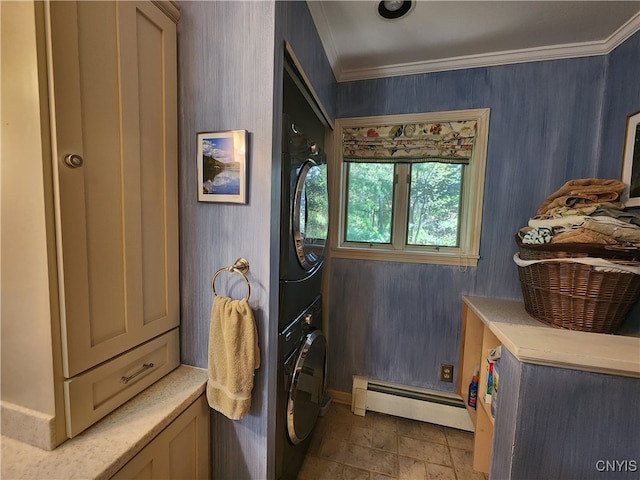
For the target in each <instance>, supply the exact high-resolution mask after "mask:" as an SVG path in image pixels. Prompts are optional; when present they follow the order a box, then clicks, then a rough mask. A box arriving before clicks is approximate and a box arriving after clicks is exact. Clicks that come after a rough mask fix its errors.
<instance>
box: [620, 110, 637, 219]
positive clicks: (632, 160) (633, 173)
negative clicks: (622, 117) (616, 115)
mask: <svg viewBox="0 0 640 480" xmlns="http://www.w3.org/2000/svg"><path fill="white" fill-rule="evenodd" d="M622 181H623V182H624V183H626V184H627V186H628V190H625V198H624V205H625V207H640V112H636V113H633V114H631V115H629V116H628V117H627V130H626V135H625V140H624V154H623V160H622Z"/></svg>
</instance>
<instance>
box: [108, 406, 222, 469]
mask: <svg viewBox="0 0 640 480" xmlns="http://www.w3.org/2000/svg"><path fill="white" fill-rule="evenodd" d="M160 478H162V479H178V478H181V479H190V480H206V479H208V478H209V405H208V404H207V400H206V398H205V396H204V395H202V396H200V398H199V399H198V400H196V401H195V402H194V403H193V404H192V405H191V406H190V407H189V408H188V409H187V410H185V411H184V413H182V414H181V415H180V416H179V417H178V418H176V419H175V420H174V421H173V422H172V423H170V424H169V426H168V427H167V428H166V429H164V430H163V431H162V432H161V433H160V434H159V435H158V436H157V437H156V438H154V439H153V440H152V441H151V442H150V443H149V444H148V445H147V446H146V447H145V448H144V449H143V450H142V451H141V452H140V453H138V454H137V455H136V456H135V457H133V458H132V459H131V460H130V461H129V463H127V464H126V465H125V466H124V467H122V468H121V469H120V470H119V471H118V473H116V474H115V475H114V476H113V477H112V479H113V480H116V479H160Z"/></svg>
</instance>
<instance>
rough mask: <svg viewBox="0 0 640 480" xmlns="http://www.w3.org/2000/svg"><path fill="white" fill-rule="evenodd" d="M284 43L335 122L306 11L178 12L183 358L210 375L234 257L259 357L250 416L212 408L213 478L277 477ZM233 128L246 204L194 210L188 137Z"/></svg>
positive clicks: (294, 7)
mask: <svg viewBox="0 0 640 480" xmlns="http://www.w3.org/2000/svg"><path fill="white" fill-rule="evenodd" d="M285 40H287V41H288V42H289V43H290V44H291V45H292V47H293V49H294V51H295V52H296V55H297V57H298V59H299V60H300V62H301V64H302V65H303V67H304V68H305V71H306V73H307V76H308V77H309V78H310V80H311V81H312V83H313V85H314V89H315V90H316V93H317V94H318V96H319V97H320V98H321V100H322V101H323V102H326V105H325V107H326V109H327V111H328V112H329V113H330V114H331V115H333V114H334V109H335V95H336V83H335V79H334V77H333V73H332V72H331V69H330V66H329V63H328V61H327V59H326V55H325V54H324V51H323V50H322V45H321V43H320V40H319V37H318V35H317V32H316V31H315V27H314V25H313V22H312V20H311V15H310V13H309V11H308V8H307V6H306V3H305V2H275V1H273V0H271V1H261V2H237V1H215V2H210V1H202V2H197V1H190V2H182V3H181V19H180V22H179V24H178V58H179V73H178V75H179V77H178V81H179V108H180V110H179V115H180V118H179V159H180V167H179V174H180V184H179V186H180V288H181V329H180V330H181V331H180V335H181V361H182V363H185V364H188V365H194V366H197V367H202V368H206V367H207V365H208V358H207V351H208V338H209V323H210V312H211V305H212V301H213V299H212V291H211V278H212V276H213V274H214V273H215V272H216V270H218V269H219V268H221V267H225V266H228V265H231V264H232V263H233V262H234V261H235V260H236V258H238V257H245V258H247V259H248V260H249V263H250V270H249V273H248V278H249V281H250V282H251V298H250V301H249V303H250V305H251V307H252V309H253V311H254V314H255V318H256V325H257V329H258V336H259V345H260V353H261V366H260V368H259V369H258V370H256V375H255V381H254V389H253V397H252V406H251V411H250V413H249V415H248V416H247V417H245V418H243V419H242V420H240V421H230V420H228V419H226V418H225V417H224V416H222V415H221V414H219V413H217V412H215V411H212V421H211V425H212V430H211V432H212V460H211V461H212V470H211V473H212V478H271V477H273V476H274V474H273V472H274V468H275V467H274V464H275V460H274V458H275V453H274V451H275V442H274V441H273V439H274V438H275V405H274V403H275V392H276V366H277V364H276V358H277V325H278V321H277V312H278V304H277V302H278V273H279V272H278V251H279V238H278V235H279V233H278V232H279V227H278V225H279V221H280V219H279V208H278V204H279V190H280V184H279V182H280V180H279V178H280V173H279V172H280V170H279V169H280V162H279V158H280V148H281V145H280V140H279V139H280V137H281V127H280V124H281V107H280V105H281V104H282V61H283V52H284V41H285ZM233 129H246V130H248V131H249V152H248V158H249V160H248V162H249V163H248V199H249V200H248V204H247V205H233V204H214V203H200V202H198V201H197V195H196V133H197V132H207V131H218V130H233ZM222 277H223V276H222V275H221V277H220V278H219V279H218V280H217V281H216V289H217V290H218V292H219V293H220V294H222V295H225V294H226V295H229V296H233V297H234V298H239V297H242V296H244V295H245V293H246V287H245V286H244V283H243V282H242V281H241V280H239V281H237V280H238V279H236V281H234V279H233V276H230V277H231V278H230V280H229V281H226V282H225V281H224V279H223V278H222ZM221 280H222V281H221ZM218 282H220V284H218Z"/></svg>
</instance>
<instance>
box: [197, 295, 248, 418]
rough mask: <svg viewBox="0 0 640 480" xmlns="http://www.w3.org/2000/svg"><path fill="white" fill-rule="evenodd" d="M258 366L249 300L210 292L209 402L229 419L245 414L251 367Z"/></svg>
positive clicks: (246, 411)
mask: <svg viewBox="0 0 640 480" xmlns="http://www.w3.org/2000/svg"><path fill="white" fill-rule="evenodd" d="M259 366H260V349H259V347H258V332H257V330H256V324H255V320H254V318H253V312H252V311H251V307H250V306H249V302H248V301H247V300H246V299H243V300H233V299H231V298H227V297H220V296H214V298H213V307H212V308H211V325H210V329H209V379H208V381H207V400H208V401H209V406H210V407H211V408H213V409H215V410H217V411H219V412H220V413H222V414H224V415H225V416H226V417H228V418H230V419H232V420H239V419H241V418H242V417H244V416H245V415H247V413H249V409H250V408H251V391H252V390H253V371H254V370H255V369H256V368H258V367H259Z"/></svg>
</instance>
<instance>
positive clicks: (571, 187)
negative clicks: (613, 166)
mask: <svg viewBox="0 0 640 480" xmlns="http://www.w3.org/2000/svg"><path fill="white" fill-rule="evenodd" d="M625 187H626V185H625V183H624V182H621V181H619V180H615V179H598V178H583V179H577V180H570V181H568V182H566V183H565V184H564V185H563V186H562V187H560V189H558V190H557V191H556V192H554V193H553V194H551V195H549V196H548V197H547V199H546V200H545V201H544V203H543V204H542V205H540V207H539V208H538V211H537V212H536V214H537V215H544V214H546V213H548V212H550V211H553V210H555V209H557V208H560V207H574V208H580V207H584V206H588V205H593V204H604V205H606V206H607V207H611V208H620V209H622V208H623V205H622V204H621V203H618V202H617V200H618V199H619V198H620V194H621V193H622V192H623V191H624V189H625Z"/></svg>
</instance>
